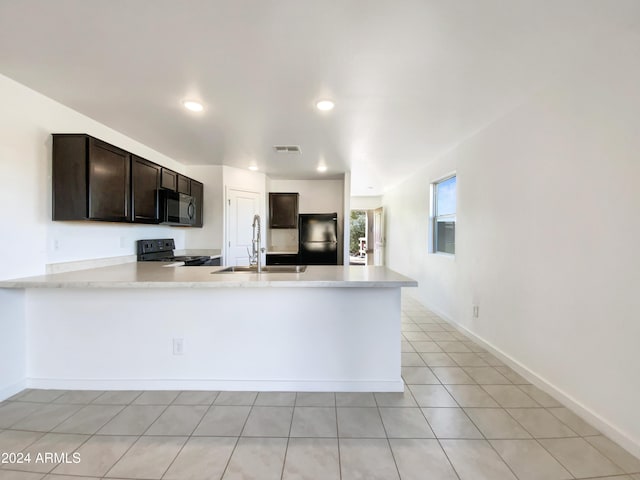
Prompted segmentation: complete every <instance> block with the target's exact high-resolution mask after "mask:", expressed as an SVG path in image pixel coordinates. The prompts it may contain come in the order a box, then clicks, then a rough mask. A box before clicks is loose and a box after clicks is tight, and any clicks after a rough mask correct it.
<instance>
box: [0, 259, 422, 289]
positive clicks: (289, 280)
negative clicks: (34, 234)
mask: <svg viewBox="0 0 640 480" xmlns="http://www.w3.org/2000/svg"><path fill="white" fill-rule="evenodd" d="M172 265H173V264H172ZM172 265H166V264H162V263H160V262H134V263H125V264H121V265H113V266H109V267H102V268H91V269H87V270H77V271H73V272H64V273H56V274H48V275H40V276H36V277H26V278H18V279H13V280H4V281H0V288H229V287H231V288H238V287H244V288H254V287H255V288H259V287H312V288H314V287H347V288H348V287H416V286H418V283H417V282H416V281H415V280H412V279H411V278H408V277H405V276H404V275H400V274H399V273H397V272H394V271H393V270H390V269H388V268H386V267H369V266H341V265H339V266H308V267H307V270H306V271H305V272H303V273H261V274H258V273H220V274H214V273H212V272H217V271H218V270H221V269H223V268H224V267H181V266H172Z"/></svg>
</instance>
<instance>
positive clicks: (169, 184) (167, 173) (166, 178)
mask: <svg viewBox="0 0 640 480" xmlns="http://www.w3.org/2000/svg"><path fill="white" fill-rule="evenodd" d="M160 186H161V187H162V188H166V189H167V190H171V191H172V192H176V191H178V174H177V173H176V172H174V171H173V170H169V169H168V168H164V167H163V168H162V178H161V180H160Z"/></svg>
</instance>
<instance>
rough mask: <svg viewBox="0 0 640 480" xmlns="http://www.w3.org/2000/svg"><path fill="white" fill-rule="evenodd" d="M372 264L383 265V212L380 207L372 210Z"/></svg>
mask: <svg viewBox="0 0 640 480" xmlns="http://www.w3.org/2000/svg"><path fill="white" fill-rule="evenodd" d="M373 264H374V265H375V266H381V265H384V212H383V210H382V207H380V208H376V209H375V210H374V211H373Z"/></svg>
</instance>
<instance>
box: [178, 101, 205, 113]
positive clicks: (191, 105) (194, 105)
mask: <svg viewBox="0 0 640 480" xmlns="http://www.w3.org/2000/svg"><path fill="white" fill-rule="evenodd" d="M182 105H184V108H186V109H187V110H191V111H192V112H201V111H202V110H204V107H203V106H202V104H201V103H200V102H196V101H195V100H184V101H183V102H182Z"/></svg>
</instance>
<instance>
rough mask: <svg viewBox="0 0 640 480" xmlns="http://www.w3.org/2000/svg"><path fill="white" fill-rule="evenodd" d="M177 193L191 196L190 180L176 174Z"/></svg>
mask: <svg viewBox="0 0 640 480" xmlns="http://www.w3.org/2000/svg"><path fill="white" fill-rule="evenodd" d="M178 193H184V194H185V195H191V179H190V178H188V177H185V176H184V175H180V174H178Z"/></svg>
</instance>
